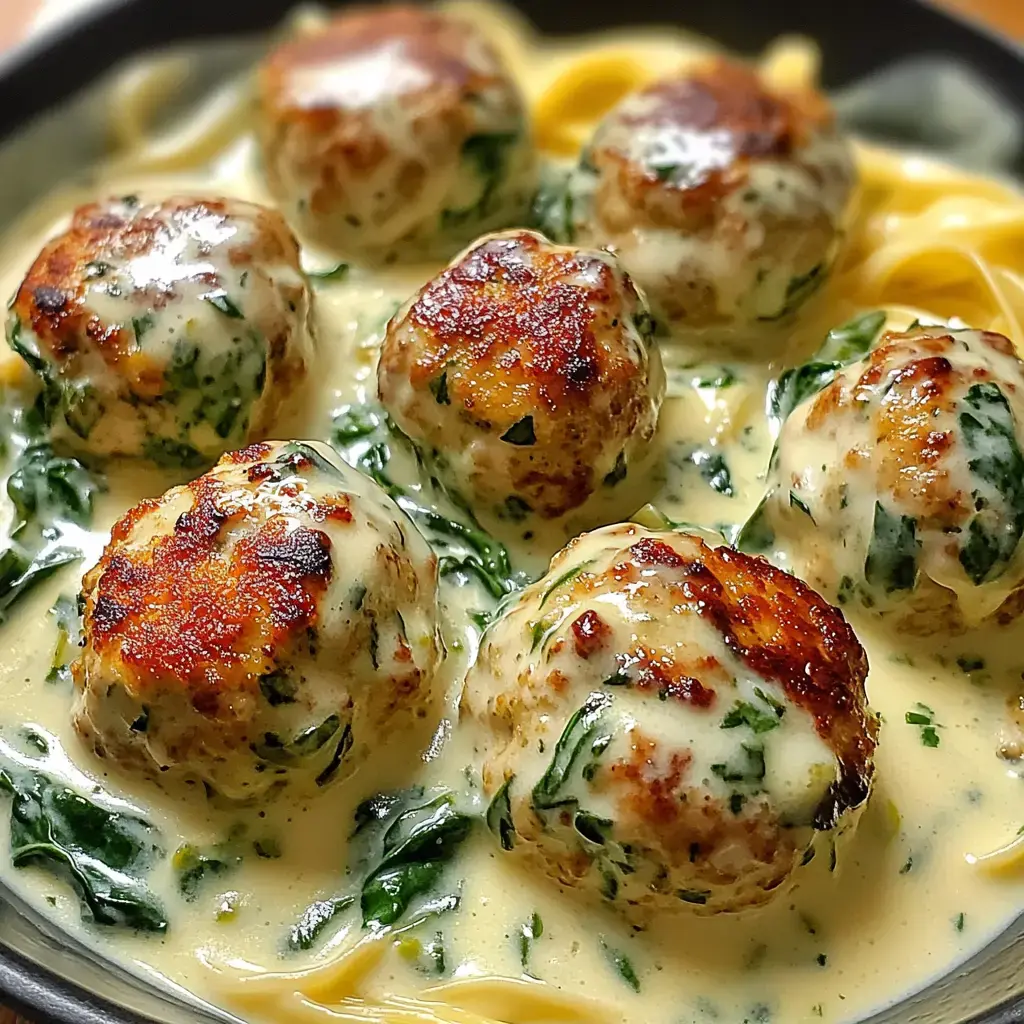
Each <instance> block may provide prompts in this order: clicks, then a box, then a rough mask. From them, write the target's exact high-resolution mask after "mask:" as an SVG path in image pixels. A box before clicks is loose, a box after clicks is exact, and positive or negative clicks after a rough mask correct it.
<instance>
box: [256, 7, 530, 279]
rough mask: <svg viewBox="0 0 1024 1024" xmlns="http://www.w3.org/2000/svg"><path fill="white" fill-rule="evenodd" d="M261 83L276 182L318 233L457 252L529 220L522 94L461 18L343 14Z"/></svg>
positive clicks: (353, 241)
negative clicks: (488, 234) (473, 241)
mask: <svg viewBox="0 0 1024 1024" xmlns="http://www.w3.org/2000/svg"><path fill="white" fill-rule="evenodd" d="M259 84H260V101H261V113H260V116H261V121H260V131H261V138H262V147H263V157H264V162H265V165H266V169H267V177H268V180H269V183H270V187H271V189H272V191H273V192H274V194H275V195H276V196H277V199H278V201H279V202H280V203H281V204H282V205H283V206H284V208H285V209H286V210H287V211H288V213H289V216H290V217H292V218H293V219H294V222H295V223H296V225H297V226H298V227H299V228H300V230H301V231H302V232H303V233H304V234H306V235H308V236H309V237H310V238H313V239H316V240H317V241H319V242H322V243H324V244H326V245H329V246H332V247H334V248H335V249H338V250H340V251H342V252H345V253H347V254H350V255H353V256H356V257H368V258H371V259H391V258H394V257H396V256H415V255H422V254H424V253H435V254H438V255H443V256H448V255H450V254H451V252H452V251H453V250H454V249H457V248H458V247H459V246H460V245H463V244H465V242H466V241H468V240H469V239H470V238H472V237H474V236H475V235H477V234H479V233H480V232H481V231H486V230H493V229H494V228H499V227H504V226H505V225H507V224H512V223H515V222H516V221H517V220H519V219H521V217H522V215H523V214H524V212H525V209H526V206H527V205H528V203H529V198H530V195H531V193H532V188H533V158H532V148H531V144H530V140H529V133H528V130H527V126H526V118H525V113H524V109H523V101H522V98H521V96H520V95H519V91H518V89H517V88H516V86H515V83H514V82H513V81H512V80H511V78H510V77H509V74H508V71H507V70H506V69H505V67H504V66H503V64H502V62H501V60H500V59H499V58H498V55H497V54H496V53H495V51H494V50H493V49H492V47H491V46H490V44H489V43H488V42H487V40H486V39H484V38H483V37H482V36H481V34H480V33H479V31H478V30H477V29H475V28H474V27H473V26H472V25H470V24H467V23H466V22H464V21H461V20H459V19H458V18H455V17H452V16H449V15H447V14H443V13H441V12H438V11H431V10H426V9H422V8H418V7H406V6H387V5H384V6H381V7H374V8H365V9H358V10H353V11H346V12H345V13H343V14H341V15H339V16H338V17H336V18H335V19H333V20H332V21H330V22H329V23H328V24H327V25H326V26H324V27H323V28H321V29H319V30H317V31H314V32H312V33H309V34H307V35H302V36H299V37H297V38H295V39H293V40H290V41H289V42H286V43H284V44H283V45H282V46H280V47H279V48H278V49H277V50H275V51H274V52H273V53H272V54H270V56H269V57H268V58H267V60H266V61H265V63H264V65H263V67H262V69H261V71H260V79H259Z"/></svg>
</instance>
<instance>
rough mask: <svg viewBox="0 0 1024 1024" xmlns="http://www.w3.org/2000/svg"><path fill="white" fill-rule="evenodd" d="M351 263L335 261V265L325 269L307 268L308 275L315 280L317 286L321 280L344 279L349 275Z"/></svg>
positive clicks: (314, 285) (311, 279) (314, 283)
mask: <svg viewBox="0 0 1024 1024" xmlns="http://www.w3.org/2000/svg"><path fill="white" fill-rule="evenodd" d="M348 272H349V265H348V264H347V263H335V264H334V266H333V267H327V268H326V269H324V270H307V271H306V277H308V278H309V279H310V281H312V282H313V287H314V288H315V287H316V286H317V284H318V283H319V282H321V281H344V280H345V278H346V277H348Z"/></svg>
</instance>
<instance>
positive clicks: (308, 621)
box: [76, 445, 352, 716]
mask: <svg viewBox="0 0 1024 1024" xmlns="http://www.w3.org/2000/svg"><path fill="white" fill-rule="evenodd" d="M262 447H263V446H258V445H257V446H252V447H251V448H250V449H247V450H246V451H252V450H253V449H258V448H262ZM243 454H244V453H243ZM225 461H236V462H237V461H238V457H237V456H236V457H234V459H231V457H229V459H228V460H225ZM243 461H244V460H243ZM260 468H261V464H257V465H255V466H253V467H252V470H253V471H258V470H259V469H260ZM270 468H271V469H274V468H276V467H270ZM293 468H301V467H300V466H299V467H293ZM188 489H189V490H190V491H191V495H192V501H193V503H192V507H191V508H190V509H189V510H188V511H187V512H184V513H183V514H182V515H181V516H179V517H178V520H177V522H176V523H175V524H174V530H173V532H172V533H171V534H169V535H167V536H161V537H158V538H157V539H156V540H155V541H154V542H153V543H152V544H150V545H148V546H146V547H141V546H139V545H134V546H133V545H131V540H132V537H133V535H134V534H135V532H136V530H137V529H138V528H139V527H143V528H144V527H145V523H144V520H145V519H146V517H148V516H150V515H153V514H156V513H157V512H158V509H159V504H158V503H157V502H155V501H145V502H142V503H140V504H139V505H137V506H136V507H135V508H133V509H131V510H130V511H129V512H128V513H127V514H126V515H125V516H124V517H123V518H122V519H121V520H119V521H118V523H116V524H115V526H114V529H113V531H112V534H111V541H110V543H109V544H108V545H107V547H106V549H105V551H104V553H103V556H102V558H101V559H100V561H99V563H98V564H97V565H96V566H95V568H93V569H92V570H91V571H90V572H89V573H88V574H87V575H86V577H85V579H84V582H83V594H84V595H85V597H86V601H87V604H86V614H85V623H84V627H85V638H86V644H87V646H88V647H89V649H90V650H91V651H92V652H93V654H94V655H95V656H98V657H100V658H113V659H117V660H118V661H119V663H120V665H121V667H122V671H123V673H124V681H125V685H126V687H127V688H128V689H129V690H130V691H132V692H134V694H135V695H136V696H138V695H139V694H140V693H142V692H143V691H145V690H146V689H147V688H154V687H162V686H173V687H175V688H179V687H180V688H182V689H184V690H186V691H187V692H188V693H189V694H190V697H191V701H192V703H193V705H194V706H195V707H196V709H197V710H199V711H201V712H202V713H204V714H207V715H212V716H216V715H218V714H223V715H226V716H230V715H231V700H232V694H233V693H237V692H239V691H244V690H252V689H254V688H255V686H256V685H257V680H258V679H259V677H260V676H261V675H263V674H265V673H266V672H267V671H270V670H271V669H272V668H273V667H274V665H275V664H276V663H277V662H278V660H279V658H280V655H281V654H282V653H287V652H288V651H289V650H292V649H294V646H295V645H296V644H297V643H300V642H303V641H304V640H306V639H308V636H309V631H310V630H312V629H315V627H316V625H317V621H318V606H319V602H320V600H321V598H322V597H323V595H324V592H325V591H326V589H327V586H328V584H329V583H330V581H331V578H332V563H331V541H330V538H329V537H328V536H327V534H326V533H324V532H323V531H322V530H317V529H311V528H308V527H302V526H300V527H298V528H295V527H294V526H293V524H292V523H291V521H290V517H288V516H286V515H272V516H270V517H269V518H268V519H267V520H266V521H265V522H263V523H262V524H260V525H258V526H256V527H255V528H254V529H253V530H252V531H251V533H248V534H247V535H245V536H242V537H241V538H240V539H238V540H237V541H234V542H233V543H234V551H233V552H232V555H231V557H230V558H224V557H223V555H222V551H223V545H224V543H225V536H226V534H227V532H228V531H233V530H238V529H240V528H241V529H244V527H245V521H246V519H248V518H254V517H255V516H256V515H257V513H256V512H255V511H253V510H251V509H247V508H246V507H245V505H244V503H240V502H238V501H237V499H236V500H232V498H231V495H230V491H231V488H230V487H226V486H225V485H224V483H223V482H222V481H220V480H219V479H218V478H217V477H216V476H213V475H211V474H207V475H205V476H202V477H200V478H199V479H198V480H195V481H193V482H192V483H191V484H189V485H188ZM298 489H300V486H299V485H296V490H298ZM314 504H315V505H316V508H315V511H314V519H315V520H319V521H323V520H324V519H328V518H329V519H331V520H332V521H334V522H340V523H347V522H351V521H352V513H351V511H350V509H349V508H348V502H347V500H346V499H345V498H344V496H340V497H339V500H338V501H336V502H331V503H326V504H324V503H320V504H317V503H311V505H314ZM77 667H78V666H77V665H76V668H77Z"/></svg>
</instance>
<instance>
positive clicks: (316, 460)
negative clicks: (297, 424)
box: [72, 441, 443, 799]
mask: <svg viewBox="0 0 1024 1024" xmlns="http://www.w3.org/2000/svg"><path fill="white" fill-rule="evenodd" d="M436 586H437V562H436V559H435V557H434V556H433V554H432V553H431V552H430V551H429V549H428V548H427V546H426V543H425V541H424V540H423V539H422V537H421V536H420V535H419V534H418V533H417V531H416V529H415V527H413V526H412V524H411V523H410V522H409V521H408V520H407V519H406V518H405V516H404V515H403V514H402V513H401V512H400V511H399V510H398V508H397V507H396V506H395V505H394V503H393V502H392V501H391V500H390V499H389V498H388V497H387V496H386V495H385V494H384V492H383V491H382V490H381V489H380V488H379V487H377V485H376V484H374V483H372V482H371V481H369V480H367V479H366V478H365V477H363V476H362V475H361V474H359V473H356V472H355V471H354V470H351V469H349V468H348V467H347V466H345V465H344V464H343V463H341V462H339V461H338V460H337V459H336V457H335V456H334V454H333V452H331V451H330V449H327V448H325V447H323V446H313V445H307V444H303V443H300V442H282V441H273V442H264V443H261V444H254V445H250V446H249V447H248V448H244V449H242V450H241V451H237V452H232V453H230V454H228V455H225V456H224V457H223V458H222V459H221V460H220V462H218V463H217V465H216V466H215V467H214V468H213V469H212V470H211V471H210V472H209V473H207V474H206V475H205V476H201V477H199V479H197V480H194V481H193V482H192V483H190V484H188V485H187V486H184V487H175V488H172V489H171V490H170V491H168V492H167V493H166V494H165V495H163V497H161V498H159V499H156V500H147V501H143V502H141V503H140V504H139V505H136V506H135V508H133V509H131V510H130V511H129V512H128V513H127V514H126V515H125V516H124V517H123V518H122V519H121V520H120V521H119V522H118V523H117V524H116V525H115V526H114V529H113V533H112V536H111V540H110V543H109V544H108V545H107V548H106V550H105V551H104V553H103V557H102V558H101V559H100V561H99V563H98V564H97V565H96V566H95V567H94V568H93V569H91V570H90V571H89V572H88V573H87V574H86V576H85V579H84V581H83V590H82V597H83V599H84V604H85V611H84V618H83V637H84V641H83V646H84V650H83V652H82V654H81V656H80V657H79V659H78V660H77V661H76V662H75V664H74V666H73V670H72V671H73V675H74V678H75V683H76V687H77V696H76V702H75V713H74V720H75V726H76V728H77V730H78V732H79V733H80V734H81V735H82V737H83V738H84V739H85V740H86V741H87V742H88V743H89V744H90V745H91V746H92V747H93V749H94V750H95V751H96V753H97V754H99V755H100V756H101V757H109V758H111V759H113V760H115V761H117V762H120V763H121V764H123V765H125V766H126V767H128V768H132V769H135V770H138V771H142V772H144V773H147V774H152V775H156V774H158V773H162V772H173V773H174V774H175V775H177V776H185V777H187V778H199V779H202V780H203V781H205V782H206V783H208V784H209V785H210V786H212V787H213V788H214V789H215V790H217V791H218V792H220V793H222V794H223V795H225V796H227V797H230V798H233V799H241V798H247V797H254V796H258V795H260V794H262V793H265V792H266V791H267V790H269V789H270V788H271V787H273V786H276V785H278V784H282V783H285V782H291V781H293V780H296V781H298V782H299V783H301V784H305V785H308V784H310V783H314V782H315V784H316V785H318V786H319V785H323V784H325V783H326V782H328V781H330V780H331V779H334V778H336V777H338V776H339V775H340V774H341V773H340V771H339V768H341V767H342V766H344V767H345V768H347V767H348V766H350V765H353V764H355V763H357V762H358V760H359V759H360V758H361V757H362V756H364V755H365V754H366V753H367V752H368V751H369V750H370V749H372V748H373V747H374V746H375V745H377V744H379V743H380V740H381V737H382V736H383V735H384V734H385V733H386V732H390V731H392V730H394V729H396V728H398V727H399V726H401V725H402V724H403V723H404V722H408V721H409V720H410V719H412V718H414V717H421V716H422V715H423V714H425V711H426V708H427V706H428V705H429V702H430V700H431V689H432V684H433V679H434V672H435V670H436V668H437V666H438V663H439V661H440V659H441V656H442V654H443V648H442V645H441V640H440V636H439V633H438V618H437V616H438V612H437V593H436Z"/></svg>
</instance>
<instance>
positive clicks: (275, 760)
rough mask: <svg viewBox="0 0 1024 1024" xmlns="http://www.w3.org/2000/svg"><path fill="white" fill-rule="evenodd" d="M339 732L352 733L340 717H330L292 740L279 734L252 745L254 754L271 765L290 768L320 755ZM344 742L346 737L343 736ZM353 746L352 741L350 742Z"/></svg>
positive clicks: (271, 733) (270, 733) (269, 733)
mask: <svg viewBox="0 0 1024 1024" xmlns="http://www.w3.org/2000/svg"><path fill="white" fill-rule="evenodd" d="M339 730H341V731H342V732H343V734H344V733H348V734H350V733H351V729H350V726H349V724H348V723H347V722H346V723H345V725H344V729H343V728H342V724H341V717H340V716H339V715H329V716H328V717H327V718H325V719H324V720H323V721H322V722H320V723H319V724H318V725H311V726H308V727H307V728H305V729H303V730H302V731H301V732H299V733H296V735H295V736H293V737H292V738H291V739H290V740H282V739H281V737H280V736H278V735H277V733H273V732H267V733H264V734H263V740H262V742H260V743H254V744H253V745H252V749H253V753H255V754H256V755H257V756H258V757H260V758H261V759H262V760H264V761H267V762H269V763H270V764H276V765H281V766H283V767H289V766H291V765H295V764H298V763H299V762H301V761H304V760H305V759H306V758H309V757H312V756H313V755H314V754H317V753H319V752H320V751H321V750H323V748H324V747H325V746H327V744H328V743H330V741H331V740H332V739H333V738H334V737H335V736H336V735H337V734H338V732H339ZM343 740H344V735H343ZM349 745H351V740H349Z"/></svg>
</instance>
